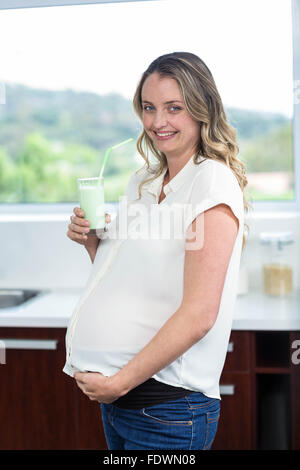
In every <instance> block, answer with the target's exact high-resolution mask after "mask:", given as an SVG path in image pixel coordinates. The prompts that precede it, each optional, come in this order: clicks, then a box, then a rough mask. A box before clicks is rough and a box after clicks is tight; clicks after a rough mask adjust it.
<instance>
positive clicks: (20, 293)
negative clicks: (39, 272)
mask: <svg viewBox="0 0 300 470" xmlns="http://www.w3.org/2000/svg"><path fill="white" fill-rule="evenodd" d="M42 292H43V291H41V290H33V289H0V309H1V308H8V307H16V306H17V305H22V304H24V303H25V302H27V301H28V300H29V299H32V298H33V297H36V296H37V295H40V294H41V293H42Z"/></svg>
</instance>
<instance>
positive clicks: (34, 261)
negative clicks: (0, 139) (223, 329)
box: [0, 206, 300, 290]
mask: <svg viewBox="0 0 300 470" xmlns="http://www.w3.org/2000/svg"><path fill="white" fill-rule="evenodd" d="M106 211H107V212H109V211H110V213H112V207H111V206H110V208H109V209H106ZM71 213H72V211H70V213H69V214H57V215H55V214H53V215H51V216H49V217H48V216H46V215H29V214H28V215H25V216H24V214H20V215H19V216H9V215H6V216H5V214H2V215H1V216H0V243H1V257H0V287H2V288H3V287H8V288H9V287H19V288H35V289H44V288H50V289H51V288H53V289H54V288H79V289H82V288H83V287H84V285H85V283H86V281H87V278H88V275H89V271H90V268H91V261H90V258H89V255H88V253H87V252H86V250H85V249H84V247H83V246H81V245H79V244H77V243H74V242H72V241H71V240H70V239H69V238H68V237H67V236H66V232H67V227H68V224H69V223H70V219H69V217H70V215H71ZM246 222H247V223H248V225H249V227H250V233H249V236H248V240H247V244H246V248H245V250H244V252H243V255H242V262H241V267H245V268H246V270H247V272H248V285H249V290H250V289H251V290H252V289H255V290H256V289H259V288H261V285H262V259H263V250H265V249H266V248H265V247H264V246H263V245H261V244H260V240H259V235H260V233H261V232H263V231H292V232H293V233H294V239H295V242H294V243H293V245H292V248H291V250H290V252H289V259H288V260H287V261H288V263H289V264H290V265H291V267H292V269H293V285H294V288H299V287H300V280H299V271H300V248H299V247H300V213H295V212H293V213H292V212H283V213H278V212H276V213H274V212H273V213H271V212H268V213H261V212H257V213H254V212H252V213H251V214H250V216H248V217H247V218H246Z"/></svg>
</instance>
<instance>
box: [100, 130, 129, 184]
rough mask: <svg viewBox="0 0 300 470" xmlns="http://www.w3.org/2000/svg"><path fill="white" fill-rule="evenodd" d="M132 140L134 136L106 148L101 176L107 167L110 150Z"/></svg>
mask: <svg viewBox="0 0 300 470" xmlns="http://www.w3.org/2000/svg"><path fill="white" fill-rule="evenodd" d="M132 140H133V138H132V137H130V139H127V140H124V142H121V143H120V144H116V145H113V146H112V147H109V148H108V149H107V150H106V152H105V155H104V160H103V163H102V168H101V170H100V174H99V178H102V175H103V171H104V167H105V164H106V161H107V159H108V155H109V154H110V152H111V151H112V150H114V149H117V148H118V147H121V145H124V144H127V142H131V141H132Z"/></svg>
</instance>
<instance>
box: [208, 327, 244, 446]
mask: <svg viewBox="0 0 300 470" xmlns="http://www.w3.org/2000/svg"><path fill="white" fill-rule="evenodd" d="M220 394H221V413H220V420H219V425H218V432H217V435H216V438H215V441H214V443H213V447H212V448H213V449H215V450H216V449H218V450H219V449H226V450H227V449H230V450H246V449H252V448H253V445H252V422H251V421H252V415H251V410H252V396H251V363H250V333H249V332H240V331H233V332H232V333H231V337H230V341H229V345H228V352H227V357H226V361H225V364H224V369H223V373H222V376H221V379H220Z"/></svg>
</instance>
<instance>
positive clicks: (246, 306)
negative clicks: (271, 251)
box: [0, 289, 300, 331]
mask: <svg viewBox="0 0 300 470" xmlns="http://www.w3.org/2000/svg"><path fill="white" fill-rule="evenodd" d="M80 295H81V291H80V290H78V289H54V290H50V291H49V292H45V293H43V294H42V295H41V296H39V297H36V298H33V299H30V300H29V301H27V302H25V303H24V304H23V305H20V306H18V307H10V308H4V309H0V327H48V328H65V327H67V326H68V322H69V319H70V317H71V315H72V313H73V310H74V308H75V306H76V304H77V302H78V299H79V297H80ZM232 329H233V330H270V331H272V330H273V331H274V330H290V331H291V330H299V331H300V290H296V291H294V292H293V293H292V294H291V295H290V296H289V297H286V298H285V297H283V298H281V297H271V296H266V295H264V294H263V293H262V292H249V293H248V294H245V295H239V296H238V297H237V301H236V305H235V313H234V319H233V325H232Z"/></svg>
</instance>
